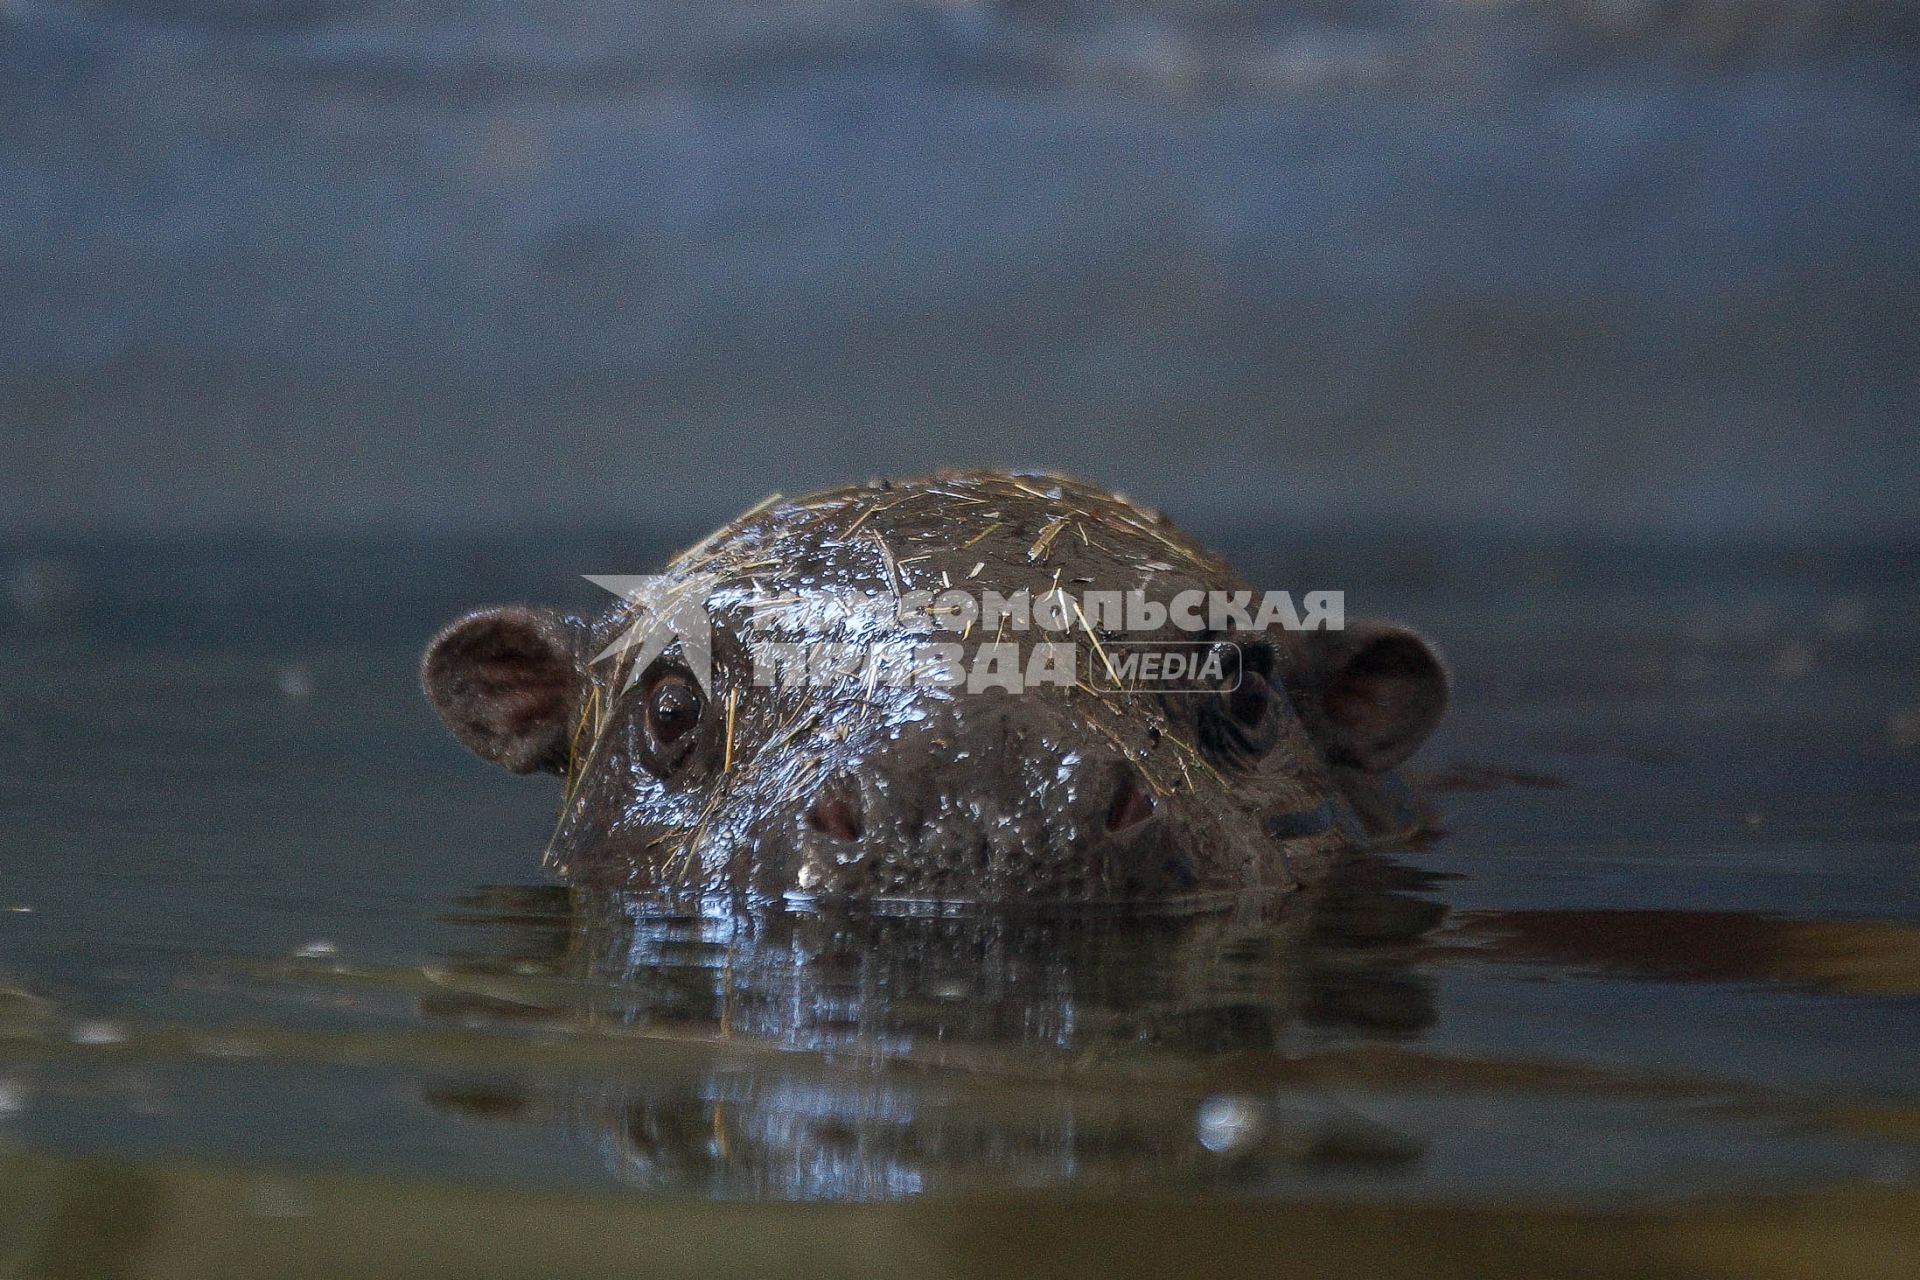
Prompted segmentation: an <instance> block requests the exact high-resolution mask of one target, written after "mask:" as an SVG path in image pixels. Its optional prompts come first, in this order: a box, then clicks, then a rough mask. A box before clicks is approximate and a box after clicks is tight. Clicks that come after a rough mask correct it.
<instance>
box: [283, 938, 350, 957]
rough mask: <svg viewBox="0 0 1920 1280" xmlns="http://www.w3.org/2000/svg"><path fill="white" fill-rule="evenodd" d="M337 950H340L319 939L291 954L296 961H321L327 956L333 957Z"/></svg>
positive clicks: (323, 939)
mask: <svg viewBox="0 0 1920 1280" xmlns="http://www.w3.org/2000/svg"><path fill="white" fill-rule="evenodd" d="M339 950H340V948H338V947H336V946H334V945H333V944H332V943H331V942H328V941H327V940H326V939H325V938H319V939H316V940H315V941H313V942H309V943H307V945H305V946H304V947H301V948H299V949H298V950H296V951H295V952H294V953H293V954H294V958H295V959H297V960H322V959H325V958H326V957H327V956H330V955H334V954H335V953H337V952H338V951H339Z"/></svg>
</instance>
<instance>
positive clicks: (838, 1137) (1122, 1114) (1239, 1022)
mask: <svg viewBox="0 0 1920 1280" xmlns="http://www.w3.org/2000/svg"><path fill="white" fill-rule="evenodd" d="M1419 887H1421V886H1420V879H1419V877H1417V876H1416V875H1415V874H1414V873H1411V872H1407V871H1405V870H1403V869H1400V868H1396V867H1393V866H1390V865H1388V864H1384V863H1369V864H1364V865H1363V866H1361V867H1358V868H1356V869H1355V870H1354V871H1353V873H1351V874H1350V875H1348V876H1346V877H1345V878H1344V879H1343V880H1342V881H1341V882H1340V883H1338V884H1336V885H1333V886H1330V887H1329V888H1328V890H1327V891H1326V892H1325V894H1324V895H1323V896H1322V897H1320V898H1319V899H1317V900H1314V901H1303V900H1297V899H1281V900H1277V901H1276V900H1273V899H1258V900H1253V901H1249V902H1246V903H1243V904H1241V906H1240V907H1239V908H1237V909H1235V910H1233V911H1229V912H1224V913H1213V914H1205V915H1184V916H1153V915H1140V914H1118V913H1100V912H1078V913H1074V914H1059V913H1042V912H1036V911H1031V910H1028V911H1021V912H1004V911H996V912H974V913H969V914H965V915H927V916H921V915H900V914H876V913H873V912H860V911H840V912H821V911H808V912H804V913H796V912H787V911H775V912H766V913H757V914H748V915H739V914H728V915H725V916H723V917H720V918H707V917H704V916H702V915H699V914H697V913H696V914H675V913H671V912H666V911H663V910H662V909H661V908H660V907H659V906H658V904H656V903H651V902H640V901H634V900H631V899H626V898H622V897H619V896H616V895H611V894H604V893H594V892H586V891H580V890H571V891H570V890H565V889H558V888H551V889H548V888H525V887H511V888H492V889H485V890H482V891H480V892H478V893H476V894H474V895H472V897H471V898H470V899H469V900H468V901H467V902H466V904H465V910H464V911H463V913H462V914H461V916H460V919H461V921H462V922H463V923H465V924H466V925H468V926H470V933H471V937H472V939H473V942H472V945H471V947H470V948H468V949H466V950H463V951H462V952H461V953H460V954H457V955H454V956H452V957H449V960H450V969H451V973H450V975H449V979H450V980H449V984H448V985H449V986H450V987H453V988H457V990H452V991H449V992H448V993H446V994H440V993H436V994H433V995H429V996H427V997H425V998H423V1000H422V1002H421V1010H422V1012H423V1014H424V1015H426V1016H427V1017H428V1018H429V1019H432V1020H436V1021H447V1020H452V1021H456V1022H459V1023H461V1024H464V1025H468V1026H474V1025H480V1026H486V1027H489V1028H507V1027H514V1028H517V1027H526V1026H538V1027H542V1028H545V1029H549V1030H562V1031H565V1030H584V1029H587V1028H592V1029H594V1030H597V1031H608V1030H619V1031H625V1032H636V1033H642V1034H646V1035H650V1036H660V1037H668V1038H680V1039H685V1038H694V1039H696V1040H699V1041H703V1042H720V1043H723V1044H725V1045H727V1046H729V1047H731V1048H733V1049H735V1050H737V1051H738V1052H736V1053H732V1054H727V1055H722V1056H717V1057H713V1058H709V1059H706V1060H704V1061H703V1062H701V1063H699V1064H697V1065H695V1066H694V1067H693V1068H692V1069H688V1070H683V1071H670V1070H669V1071H662V1070H660V1069H658V1064H657V1063H655V1062H650V1063H649V1065H648V1068H647V1070H646V1071H645V1072H644V1073H641V1072H633V1073H619V1072H611V1073H609V1072H598V1073H594V1074H591V1075H586V1076H575V1077H570V1078H567V1079H563V1080H560V1081H555V1080H554V1079H552V1078H551V1077H546V1078H543V1079H541V1080H539V1081H537V1082H535V1081H527V1080H502V1079H500V1078H498V1077H493V1076H464V1077H460V1078H448V1079H444V1080H441V1081H439V1082H438V1083H436V1084H434V1085H432V1086H430V1088H429V1091H428V1096H429V1100H430V1101H431V1102H432V1103H434V1104H435V1105H436V1106H438V1107H441V1108H445V1109H450V1110H453V1111H457V1112H459V1113H461V1114H464V1115H468V1116H472V1117H482V1118H485V1119H488V1120H500V1121H513V1122H523V1123H527V1122H531V1123H541V1124H558V1125H563V1126H565V1127H567V1128H569V1129H570V1130H572V1131H573V1132H574V1133H575V1134H577V1135H578V1137H579V1138H580V1139H581V1140H583V1141H586V1142H588V1143H591V1144H593V1145H595V1146H596V1147H598V1148H599V1149H600V1150H601V1151H602V1152H603V1154H604V1156H605V1159H606V1161H607V1162H608V1164H609V1166H610V1167H611V1168H612V1169H613V1170H614V1172H615V1173H616V1174H617V1175H618V1176H619V1177H621V1178H622V1179H624V1180H626V1181H629V1182H631V1183H634V1184H639V1185H642V1186H646V1187H649V1188H655V1189H672V1190H681V1191H688V1192H698V1193H701V1194H719V1195H729V1196H733V1195H755V1196H775V1197H782V1198H822V1197H824V1198H833V1199H872V1198H892V1197H897V1196H901V1195H910V1194H916V1193H920V1192H926V1191H933V1190H941V1191H953V1190H963V1189H967V1188H969V1187H977V1188H984V1187H988V1186H1006V1185H1020V1186H1045V1185H1056V1184H1065V1183H1068V1182H1069V1181H1071V1182H1072V1183H1073V1184H1075V1185H1076V1186H1081V1187H1085V1186H1090V1185H1094V1186H1097V1185H1153V1186H1162V1187H1165V1186H1191V1185H1203V1184H1229V1185H1230V1184H1233V1183H1235V1182H1236V1181H1247V1180H1254V1179H1258V1178H1260V1177H1262V1176H1264V1175H1266V1174H1268V1173H1270V1172H1271V1171H1272V1170H1273V1169H1274V1168H1275V1167H1278V1166H1287V1165H1296V1166H1297V1165H1300V1164H1315V1165H1325V1164H1341V1163H1344V1164H1351V1165H1355V1166H1362V1167H1367V1168H1371V1169H1374V1170H1376V1171H1380V1170H1389V1171H1390V1170H1392V1169H1395V1168H1399V1167H1403V1166H1407V1165H1409V1164H1411V1163H1412V1162H1415V1161H1417V1160H1418V1158H1419V1155H1420V1147H1419V1144H1418V1143H1417V1142H1415V1141H1413V1140H1411V1139H1409V1138H1408V1137H1406V1136H1405V1135H1402V1134H1398V1133H1395V1132H1393V1131H1392V1130H1391V1129H1389V1128H1387V1127H1385V1126H1382V1125H1380V1124H1377V1123H1375V1122H1373V1121H1370V1120H1367V1119H1365V1118H1363V1117H1361V1116H1360V1115H1358V1114H1356V1113H1354V1112H1352V1111H1351V1110H1349V1109H1348V1108H1346V1107H1344V1106H1342V1105H1339V1104H1338V1103H1336V1102H1335V1101H1333V1100H1332V1099H1331V1098H1330V1097H1329V1096H1327V1095H1326V1094H1325V1093H1323V1092H1321V1091H1320V1090H1318V1089H1316V1088H1314V1087H1312V1086H1311V1084H1307V1085H1305V1086H1304V1087H1300V1088H1295V1089H1284V1088H1283V1089H1279V1090H1275V1089H1273V1088H1272V1087H1271V1081H1272V1079H1274V1078H1275V1077H1277V1076H1279V1075H1282V1074H1284V1073H1283V1072H1279V1071H1275V1070H1273V1069H1272V1068H1271V1067H1269V1068H1268V1069H1265V1070H1263V1069H1262V1068H1261V1064H1262V1062H1263V1061H1264V1060H1266V1059H1272V1058H1277V1057H1278V1056H1280V1055H1283V1054H1285V1053H1287V1052H1288V1051H1289V1050H1292V1049H1297V1048H1298V1047H1299V1046H1300V1043H1301V1042H1302V1040H1303V1039H1304V1038H1315V1039H1317V1040H1321V1041H1324V1040H1326V1039H1328V1038H1329V1037H1337V1036H1338V1035H1339V1034H1340V1033H1341V1032H1343V1031H1359V1032H1362V1033H1365V1034H1367V1035H1368V1036H1370V1037H1372V1038H1379V1037H1382V1036H1384V1037H1388V1038H1395V1039H1398V1038H1403V1037H1409V1036H1415V1035H1417V1034H1418V1033H1419V1032H1420V1031H1421V1030H1422V1029H1423V1028H1425V1027H1426V1026H1427V1025H1428V1024H1429V1023H1430V1022H1431V1021H1432V1019H1433V999H1432V997H1433V990H1432V984H1431V981H1430V980H1429V979H1426V978H1424V977H1422V976H1420V975H1419V974H1418V973H1416V972H1415V971H1414V970H1413V969H1412V968H1411V967H1410V961H1411V959H1412V958H1413V957H1414V956H1415V955H1416V954H1417V950H1418V945H1419V942H1420V939H1421V937H1422V936H1423V935H1424V934H1425V933H1426V932H1427V931H1428V930H1429V929H1431V928H1432V927H1433V926H1434V925H1435V924H1436V923H1437V922H1438V921H1439V919H1440V918H1441V916H1442V915H1443V914H1444V908H1441V907H1439V906H1437V905H1435V904H1433V903H1431V902H1428V901H1425V900H1424V899H1422V898H1420V897H1418V896H1416V895H1415V892H1414V891H1415V890H1417V889H1418V888H1419ZM1243 1080H1244V1081H1249V1082H1250V1081H1263V1082H1264V1083H1265V1084H1266V1085H1267V1086H1268V1087H1265V1088H1260V1089H1257V1090H1256V1089H1253V1088H1246V1089H1240V1088H1236V1087H1235V1083H1236V1082H1237V1081H1243Z"/></svg>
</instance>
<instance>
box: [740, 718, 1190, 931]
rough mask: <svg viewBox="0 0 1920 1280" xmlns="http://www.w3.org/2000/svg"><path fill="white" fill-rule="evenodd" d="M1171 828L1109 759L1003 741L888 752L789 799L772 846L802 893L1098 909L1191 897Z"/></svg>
mask: <svg viewBox="0 0 1920 1280" xmlns="http://www.w3.org/2000/svg"><path fill="white" fill-rule="evenodd" d="M1170 826H1171V822H1170V819H1169V816H1168V815H1167V813H1166V810H1165V806H1164V805H1163V804H1162V801H1161V798H1160V797H1159V796H1157V795H1156V794H1155V792H1154V789H1153V787H1152V786H1151V784H1150V783H1149V782H1148V781H1147V780H1146V779H1145V778H1144V777H1143V776H1142V775H1141V773H1140V770H1139V769H1138V768H1137V767H1136V766H1135V765H1134V764H1133V763H1131V762H1130V761H1128V760H1126V759H1125V758H1124V757H1122V756H1121V755H1119V754H1118V753H1116V752H1113V751H1111V750H1101V749H1094V748H1076V747H1064V746H1060V745H1058V744H1054V743H1052V742H1050V741H1049V740H1048V738H1047V737H1046V736H1045V735H1043V734H1036V735H1033V737H1032V738H1026V737H1024V736H1023V735H1022V734H1021V733H1020V732H1019V731H1018V729H1017V728H1010V729H1008V731H1007V732H1006V733H1005V734H1003V735H1002V739H1001V741H999V742H996V743H994V744H992V745H991V746H988V747H984V748H966V747H962V748H958V749H956V748H955V747H954V745H953V742H952V740H951V739H950V738H948V737H945V736H942V735H941V734H940V733H939V732H938V731H930V732H927V733H924V734H917V735H912V736H910V737H908V738H906V739H904V740H900V741H895V742H893V743H891V744H889V747H888V749H887V750H886V751H884V752H881V751H876V752H874V753H873V754H872V755H870V756H868V757H866V758H865V759H863V760H861V761H859V762H858V763H857V764H855V765H853V766H851V767H846V768H843V769H841V770H840V771H839V772H836V773H834V774H833V775H831V776H829V777H827V778H825V779H824V780H823V781H822V782H821V783H820V784H819V785H818V787H817V788H816V789H815V790H814V791H813V792H812V793H811V794H810V795H806V796H803V797H801V798H800V799H799V801H798V802H797V803H796V804H795V806H794V809H793V812H792V813H790V814H789V815H787V817H786V819H785V821H784V822H783V823H782V824H781V830H780V831H779V832H777V833H774V835H773V838H774V839H775V840H779V839H783V838H784V839H785V840H788V841H790V842H791V845H792V850H791V852H792V859H791V865H792V866H793V868H794V873H793V882H794V884H795V886H796V887H797V888H798V889H799V890H800V891H801V892H803V893H811V894H831V895H840V894H846V895H851V896H891V897H911V898H920V897H925V898H936V899H942V900H951V899H963V898H981V897H986V898H993V899H997V900H1006V899H1010V898H1027V899H1042V898H1045V899H1077V900H1099V899H1109V898H1111V899H1121V898H1130V897H1139V896H1145V895H1149V894H1157V893H1164V892H1169V891H1172V892H1177V891H1180V890H1182V889H1185V888H1188V887H1190V886H1191V883H1192V880H1193V872H1192V867H1191V863H1190V860H1188V859H1186V858H1185V857H1183V856H1180V855H1179V854H1178V853H1177V852H1176V846H1177V843H1178V842H1177V840H1175V839H1173V838H1172V836H1173V833H1172V832H1170V831H1169V830H1168V828H1169V827H1170Z"/></svg>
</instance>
